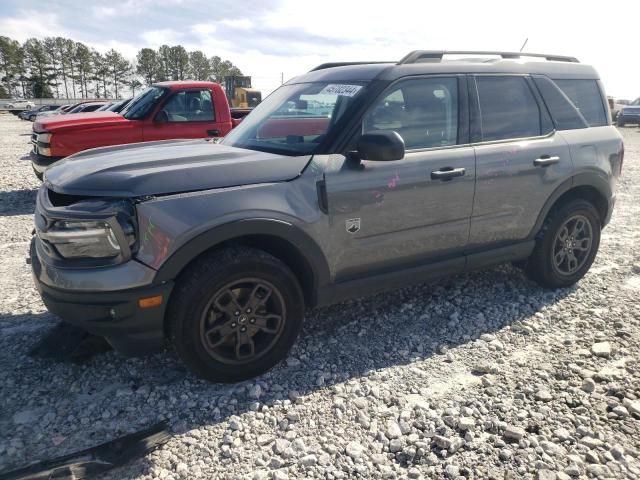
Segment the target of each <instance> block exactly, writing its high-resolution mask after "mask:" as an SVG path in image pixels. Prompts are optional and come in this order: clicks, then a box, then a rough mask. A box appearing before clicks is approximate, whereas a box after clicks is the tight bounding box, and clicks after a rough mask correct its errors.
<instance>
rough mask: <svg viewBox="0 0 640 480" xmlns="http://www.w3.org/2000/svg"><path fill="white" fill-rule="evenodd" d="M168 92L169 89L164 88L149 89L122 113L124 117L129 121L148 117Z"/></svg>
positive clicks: (139, 95)
mask: <svg viewBox="0 0 640 480" xmlns="http://www.w3.org/2000/svg"><path fill="white" fill-rule="evenodd" d="M168 91H169V89H168V88H162V87H149V88H147V89H146V90H143V91H142V92H140V93H139V94H138V95H136V97H135V98H134V99H133V100H131V103H130V104H129V105H127V108H126V109H125V110H123V111H122V116H124V118H126V119H128V120H140V119H142V118H144V117H146V116H147V115H148V114H149V112H151V110H153V107H154V106H155V105H156V104H157V103H158V101H159V100H160V99H161V98H162V97H164V96H165V95H166V94H167V92H168Z"/></svg>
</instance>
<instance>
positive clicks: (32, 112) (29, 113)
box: [18, 105, 59, 122]
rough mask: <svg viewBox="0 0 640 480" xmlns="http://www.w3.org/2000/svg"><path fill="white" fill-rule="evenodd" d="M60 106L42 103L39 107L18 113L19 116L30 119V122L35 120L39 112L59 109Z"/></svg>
mask: <svg viewBox="0 0 640 480" xmlns="http://www.w3.org/2000/svg"><path fill="white" fill-rule="evenodd" d="M58 107H59V106H58V105H40V106H38V107H35V108H32V109H31V110H24V111H22V112H20V113H19V114H18V117H19V118H21V119H23V120H29V121H30V122H33V121H34V120H35V119H36V116H37V115H38V114H39V113H42V112H50V111H52V110H55V109H57V108H58Z"/></svg>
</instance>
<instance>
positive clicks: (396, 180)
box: [387, 172, 400, 188]
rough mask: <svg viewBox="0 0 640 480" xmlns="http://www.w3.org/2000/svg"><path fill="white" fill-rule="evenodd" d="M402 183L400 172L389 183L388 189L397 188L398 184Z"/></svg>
mask: <svg viewBox="0 0 640 480" xmlns="http://www.w3.org/2000/svg"><path fill="white" fill-rule="evenodd" d="M399 182H400V177H399V176H398V172H396V176H395V177H393V178H392V179H391V180H390V181H389V183H387V187H389V188H396V186H397V185H398V183H399Z"/></svg>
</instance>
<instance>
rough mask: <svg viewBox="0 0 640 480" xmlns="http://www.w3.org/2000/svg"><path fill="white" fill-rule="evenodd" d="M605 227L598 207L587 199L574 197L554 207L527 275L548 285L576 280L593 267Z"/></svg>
mask: <svg viewBox="0 0 640 480" xmlns="http://www.w3.org/2000/svg"><path fill="white" fill-rule="evenodd" d="M580 222H583V223H584V226H583V230H581V232H582V233H579V232H577V228H578V227H579V226H580V225H581V223H580ZM564 227H567V229H566V230H563V228H564ZM601 228H602V227H601V222H600V216H599V214H598V211H597V210H596V209H595V207H594V206H593V205H592V204H591V203H590V202H588V201H586V200H571V201H569V202H567V203H565V204H564V205H561V206H559V207H558V208H554V210H553V211H552V212H551V213H550V214H549V216H548V217H547V219H546V220H545V222H544V224H543V226H542V229H541V230H540V233H539V234H538V237H537V239H536V246H535V248H534V250H533V253H532V254H531V256H530V257H529V261H528V262H527V266H526V270H525V271H526V273H527V276H528V277H529V278H531V279H532V280H534V281H536V282H537V283H538V284H540V285H541V286H543V287H546V288H564V287H569V286H571V285H573V284H575V283H576V282H577V281H578V280H580V279H581V278H582V277H584V275H585V274H586V273H587V272H588V271H589V268H590V267H591V264H592V263H593V261H594V259H595V257H596V254H597V253H598V246H599V245H600V230H601ZM587 230H588V231H589V234H588V235H587V234H586V233H585V232H586V231H587ZM576 232H577V233H576ZM563 237H564V239H563ZM587 237H589V240H588V241H587ZM569 251H570V252H571V254H569V253H568V252H569ZM571 255H573V259H574V260H575V262H574V261H573V260H571Z"/></svg>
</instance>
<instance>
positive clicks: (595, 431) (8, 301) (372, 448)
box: [0, 115, 640, 480]
mask: <svg viewBox="0 0 640 480" xmlns="http://www.w3.org/2000/svg"><path fill="white" fill-rule="evenodd" d="M29 131H30V124H28V123H26V122H21V121H19V120H17V119H16V118H15V117H13V116H9V115H0V132H2V135H1V136H0V242H1V243H0V254H1V255H0V291H2V301H1V302H0V366H1V368H0V432H3V433H2V435H1V437H0V471H1V470H5V469H8V468H15V467H18V466H21V465H23V464H25V463H28V462H31V461H36V460H40V459H43V458H47V457H51V456H54V455H61V454H65V453H69V452H72V451H75V450H78V449H81V448H86V447H89V446H91V445H95V444H97V443H102V442H104V441H106V440H109V439H111V438H114V437H116V436H119V435H122V434H125V433H129V432H133V431H135V430H138V429H141V428H143V427H145V426H147V425H149V424H151V423H153V422H156V421H157V420H159V419H167V420H168V421H169V423H170V425H171V431H172V434H173V437H172V439H171V440H170V441H169V442H168V443H167V444H166V445H165V446H163V447H162V448H160V449H158V450H157V451H155V452H153V453H151V454H150V455H148V456H147V457H145V458H143V459H140V460H138V461H136V462H134V463H132V464H129V465H127V466H126V467H123V468H120V469H118V470H114V471H112V472H110V473H109V474H107V475H105V476H103V477H102V478H105V479H106V478H109V479H116V478H118V479H120V478H142V479H151V478H154V479H155V478H160V479H181V478H184V479H187V478H188V479H194V478H216V479H217V478H229V479H244V478H247V479H263V478H264V479H277V480H282V479H287V478H291V479H294V478H295V479H297V478H328V479H339V478H496V479H498V478H499V479H503V478H536V479H544V480H547V479H568V478H570V477H572V478H578V477H580V478H592V477H597V478H612V479H620V478H640V457H639V455H640V354H639V346H640V305H639V302H638V299H639V298H640V257H639V252H640V249H639V247H638V245H639V244H640V228H639V219H640V132H639V131H638V129H637V128H635V127H633V128H629V127H628V128H625V129H623V130H622V132H623V135H624V136H625V138H626V160H625V163H624V168H623V178H622V181H621V184H620V189H619V193H618V204H617V207H616V211H615V214H614V216H613V220H612V222H611V224H610V225H609V226H608V227H607V228H606V229H605V230H604V232H603V236H602V243H601V249H600V253H599V254H598V257H597V260H596V262H595V264H594V265H593V267H592V269H591V272H590V273H589V274H588V275H587V276H586V277H585V278H584V279H583V280H582V281H581V282H580V283H579V284H578V285H577V286H576V287H575V288H571V289H566V290H558V291H553V292H551V291H545V290H542V289H541V288H539V287H538V286H536V285H535V284H533V283H531V282H529V281H528V280H526V279H525V278H524V277H523V275H522V274H521V273H520V272H519V271H518V270H516V269H514V268H512V267H510V266H504V267H500V268H495V269H492V270H488V271H484V272H478V273H473V274H468V275H461V276H457V277H454V278H451V279H449V280H446V281H442V282H440V283H439V284H435V285H424V286H418V287H414V288H408V289H404V290H400V291H396V292H392V293H386V294H381V295H377V296H374V297H371V298H366V299H363V300H359V301H352V302H347V303H343V304H340V305H336V306H333V307H329V308H323V309H317V310H314V311H312V312H310V313H309V314H308V316H307V320H306V326H305V328H304V332H303V334H302V337H301V339H300V340H299V341H298V342H297V344H296V345H295V346H294V348H293V351H292V352H291V355H290V357H289V359H288V360H287V361H286V363H284V364H282V365H280V366H278V367H277V368H275V369H274V370H273V371H271V372H269V373H268V374H266V375H263V376H262V377H260V378H258V379H257V380H255V381H250V382H245V383H242V384H237V385H215V384H207V383H205V382H202V381H200V380H198V379H196V378H194V377H193V376H192V375H190V374H188V373H187V372H186V371H185V370H184V368H183V367H182V366H181V365H180V364H179V363H178V362H177V360H176V358H175V356H174V355H173V354H172V353H171V352H167V353H163V354H159V355H155V356H152V357H147V358H142V359H125V358H122V357H120V356H119V355H117V354H116V353H114V352H109V353H106V354H102V355H98V356H95V357H94V358H92V359H90V360H89V361H87V362H85V363H83V364H73V363H67V362H54V361H46V360H43V359H40V358H31V357H30V356H29V350H30V349H31V348H32V346H33V345H34V344H35V343H36V342H37V341H38V340H40V339H41V338H42V337H43V336H44V335H46V333H47V332H48V331H49V330H50V329H51V328H52V327H53V326H54V325H55V322H56V320H55V318H54V317H53V316H52V315H50V314H48V313H47V312H46V310H45V309H44V306H43V305H42V303H41V301H40V299H39V297H38V295H37V293H36V291H35V289H34V288H33V286H32V280H31V276H30V270H29V267H28V265H26V264H25V261H24V259H25V256H26V252H27V247H28V241H29V238H30V232H31V228H32V226H31V224H32V219H31V213H32V210H33V205H34V197H35V188H36V187H37V186H38V182H37V180H36V178H35V176H34V175H33V173H32V172H31V167H30V165H29V162H28V161H25V160H23V159H21V157H22V156H24V154H25V153H26V152H27V151H28V146H27V145H26V143H27V141H28V133H29Z"/></svg>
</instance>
